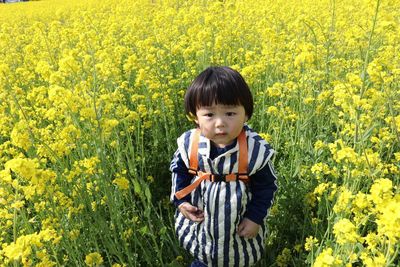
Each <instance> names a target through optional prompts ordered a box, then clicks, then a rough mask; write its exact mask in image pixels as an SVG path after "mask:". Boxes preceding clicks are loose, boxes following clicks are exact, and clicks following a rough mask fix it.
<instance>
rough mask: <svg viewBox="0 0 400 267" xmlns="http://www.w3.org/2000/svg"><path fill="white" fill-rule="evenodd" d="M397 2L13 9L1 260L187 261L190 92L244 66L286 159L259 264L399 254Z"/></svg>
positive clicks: (1, 119) (251, 0)
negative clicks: (184, 158) (180, 166)
mask: <svg viewBox="0 0 400 267" xmlns="http://www.w3.org/2000/svg"><path fill="white" fill-rule="evenodd" d="M399 10H400V1H397V0H385V1H383V0H382V1H379V0H378V1H372V0H354V1H342V0H329V1H328V0H322V1H312V0H304V1H296V0H285V1H282V0H276V1H270V0H246V1H245V0H224V1H217V0H215V1H214V0H201V1H194V0H188V1H182V0H121V1H117V0H104V1H94V0H81V1H78V0H70V1H62V0H42V1H29V2H24V3H15V4H0V266H113V267H117V266H187V265H188V264H189V263H190V260H191V259H190V257H189V255H188V254H186V253H185V252H184V250H183V249H182V248H180V247H179V245H178V242H177V240H176V239H175V235H174V231H173V222H172V221H173V213H174V208H173V207H172V205H171V204H170V203H169V190H170V186H171V181H170V174H169V172H168V167H169V161H170V159H171V157H172V154H173V152H174V151H175V149H176V142H175V139H176V138H177V137H178V136H179V135H180V134H181V133H182V132H183V131H184V130H186V129H189V128H190V127H193V125H192V123H191V122H190V121H189V120H188V119H187V118H186V117H185V115H184V109H183V95H184V93H185V89H186V88H187V86H188V85H189V83H190V81H191V80H192V79H193V78H194V77H195V76H196V75H197V74H198V73H199V72H200V71H201V70H203V69H204V68H205V67H207V66H209V65H228V66H231V67H233V68H235V69H237V70H238V71H239V72H241V73H242V74H243V76H244V77H245V79H246V81H247V82H248V83H249V85H250V87H251V90H252V91H253V94H254V98H255V105H256V106H255V112H254V115H253V117H252V119H251V121H250V122H249V124H250V125H251V126H252V128H254V129H255V130H257V131H258V132H261V133H262V134H263V137H265V139H266V140H267V141H268V142H270V143H271V145H272V146H273V147H274V149H275V150H276V151H277V154H276V156H275V158H274V164H275V169H276V170H277V172H278V176H279V179H278V180H279V191H278V193H277V194H276V196H275V203H274V206H273V207H272V209H271V210H270V212H269V216H268V220H267V224H268V227H269V234H268V238H267V243H266V251H265V255H264V258H263V260H262V261H261V262H260V263H258V266H315V267H322V266H346V267H347V266H368V267H375V266H399V265H400V258H399V256H398V255H399V249H400V208H399V207H400V194H399V192H400V188H399V181H400V179H399V177H400V90H399V88H400V57H399V55H400V16H399Z"/></svg>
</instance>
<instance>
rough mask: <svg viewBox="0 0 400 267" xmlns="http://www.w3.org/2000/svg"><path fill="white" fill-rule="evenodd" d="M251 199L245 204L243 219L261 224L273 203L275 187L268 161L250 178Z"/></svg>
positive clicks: (274, 177)
mask: <svg viewBox="0 0 400 267" xmlns="http://www.w3.org/2000/svg"><path fill="white" fill-rule="evenodd" d="M250 189H251V192H252V198H251V200H250V202H249V203H248V204H247V210H246V213H245V215H244V216H245V217H246V218H248V219H250V220H251V221H253V222H255V223H257V224H260V225H261V224H263V220H264V218H265V216H267V213H268V209H269V208H270V207H271V205H272V203H273V198H274V194H275V191H276V190H277V189H278V187H277V185H276V175H275V173H274V169H273V167H272V164H271V162H270V161H268V163H267V164H266V165H265V166H264V167H263V168H262V169H261V170H259V171H258V172H256V173H255V174H254V175H252V176H250Z"/></svg>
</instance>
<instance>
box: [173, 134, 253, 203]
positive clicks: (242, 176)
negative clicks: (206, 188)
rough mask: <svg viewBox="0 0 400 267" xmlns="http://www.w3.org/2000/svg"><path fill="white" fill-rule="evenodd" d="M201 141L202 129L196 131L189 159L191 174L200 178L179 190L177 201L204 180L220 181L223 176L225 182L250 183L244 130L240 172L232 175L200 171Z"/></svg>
mask: <svg viewBox="0 0 400 267" xmlns="http://www.w3.org/2000/svg"><path fill="white" fill-rule="evenodd" d="M199 139H200V129H196V131H195V133H194V135H193V139H192V143H191V150H190V157H189V173H191V174H193V175H197V176H198V177H199V178H198V179H197V180H195V181H194V182H193V183H192V184H190V185H188V186H186V187H185V188H183V189H181V190H179V191H178V192H176V193H175V196H176V198H177V199H182V198H184V197H185V196H187V195H188V194H190V193H191V192H192V191H193V190H195V189H196V187H198V186H199V185H200V183H201V182H202V181H204V180H207V179H209V180H210V181H212V182H215V181H219V179H220V177H221V176H223V178H224V181H225V182H231V181H236V180H241V181H243V182H244V183H248V181H249V176H248V174H247V166H248V155H247V140H246V132H245V130H244V129H243V130H242V132H241V133H240V134H239V136H238V143H239V159H238V164H239V165H238V172H237V173H231V174H226V175H215V174H211V173H205V172H202V171H198V167H199V160H198V155H197V153H198V149H199Z"/></svg>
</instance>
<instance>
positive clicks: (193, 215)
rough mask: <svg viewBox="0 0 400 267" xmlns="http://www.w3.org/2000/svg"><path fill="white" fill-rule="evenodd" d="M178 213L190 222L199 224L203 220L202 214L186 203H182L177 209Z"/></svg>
mask: <svg viewBox="0 0 400 267" xmlns="http://www.w3.org/2000/svg"><path fill="white" fill-rule="evenodd" d="M178 209H179V211H180V212H181V213H182V214H183V216H185V217H186V218H188V219H189V220H191V221H194V222H201V221H203V220H204V212H203V211H202V210H199V208H197V207H195V206H193V205H191V204H189V203H188V202H183V203H182V204H180V205H179V207H178Z"/></svg>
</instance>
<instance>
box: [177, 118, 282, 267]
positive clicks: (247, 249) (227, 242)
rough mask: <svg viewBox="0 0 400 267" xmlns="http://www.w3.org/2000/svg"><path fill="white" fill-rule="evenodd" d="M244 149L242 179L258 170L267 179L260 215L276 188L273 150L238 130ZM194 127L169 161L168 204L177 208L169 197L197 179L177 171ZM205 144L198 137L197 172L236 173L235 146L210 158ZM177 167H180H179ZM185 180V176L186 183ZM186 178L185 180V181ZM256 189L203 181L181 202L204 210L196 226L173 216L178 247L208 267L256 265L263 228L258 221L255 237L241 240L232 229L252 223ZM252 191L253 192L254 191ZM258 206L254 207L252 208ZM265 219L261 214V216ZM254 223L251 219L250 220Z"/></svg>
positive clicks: (186, 156) (186, 159)
mask: <svg viewBox="0 0 400 267" xmlns="http://www.w3.org/2000/svg"><path fill="white" fill-rule="evenodd" d="M244 129H245V132H246V136H247V146H248V175H249V176H250V180H251V179H252V176H253V177H254V176H256V175H257V172H258V171H260V170H267V172H265V171H264V172H265V173H267V174H268V175H267V176H269V177H261V179H268V180H269V183H267V184H268V186H269V188H268V190H266V191H264V192H268V195H269V196H267V197H266V198H264V199H265V201H266V203H262V209H264V210H265V214H263V215H266V211H267V209H268V208H269V207H270V206H271V205H272V200H273V195H274V192H275V191H276V189H277V186H276V183H275V182H276V175H275V174H274V171H273V168H272V165H271V163H270V159H271V157H272V155H273V153H274V150H273V149H272V148H271V147H270V146H269V144H268V143H267V142H266V141H265V140H263V139H262V138H261V137H260V136H259V135H258V134H257V133H256V132H254V131H253V130H252V129H251V128H249V127H248V126H246V125H245V126H244ZM194 131H195V130H194V129H192V130H190V131H187V132H185V133H184V134H182V135H181V136H180V137H179V138H178V140H177V142H178V150H177V151H176V153H175V155H174V159H173V160H172V162H171V166H170V170H171V171H172V190H171V201H172V202H175V203H176V204H179V203H178V202H177V199H176V198H175V197H174V196H175V193H176V192H177V191H179V190H180V189H182V188H183V187H185V186H186V185H188V184H190V183H191V182H193V181H194V180H196V179H198V177H197V176H194V177H193V176H188V175H182V169H186V170H187V169H188V168H189V155H190V152H191V151H190V150H191V141H192V138H193V133H194ZM210 145H211V144H210V140H209V139H207V138H205V137H204V136H202V135H201V136H200V139H199V146H198V163H199V170H201V171H203V172H208V173H213V174H230V173H236V172H237V169H238V164H237V159H238V150H239V145H238V143H237V142H236V144H233V145H232V146H230V149H228V150H226V151H224V152H223V153H222V154H220V155H217V156H216V157H215V158H214V159H211V158H210V150H211V147H210ZM181 165H184V166H183V167H182V166H181ZM188 177H190V178H189V179H188ZM185 180H186V181H185ZM254 190H258V189H257V188H253V186H251V183H250V185H248V184H247V185H246V184H245V183H244V182H242V181H240V180H239V181H234V182H223V181H222V182H210V181H209V180H205V181H203V182H202V183H201V184H200V186H199V187H197V188H196V189H195V190H194V191H193V192H192V193H191V194H190V196H188V197H186V199H185V201H188V202H190V203H191V204H192V205H194V206H196V207H198V208H199V209H200V210H203V211H204V220H203V221H202V222H200V223H198V222H193V221H191V220H189V219H187V218H185V217H184V216H183V215H182V214H181V213H180V212H179V210H177V211H176V214H175V231H176V234H177V236H178V239H179V242H180V244H181V245H182V246H183V247H184V248H185V249H186V250H188V251H189V252H190V253H191V254H192V255H193V256H194V257H195V258H196V259H198V260H200V261H202V262H203V263H205V264H206V265H208V266H224V267H225V266H251V265H252V264H254V263H255V262H256V261H258V260H259V259H260V258H261V256H262V252H263V250H264V237H265V234H266V228H265V225H264V223H263V222H262V219H263V218H262V219H261V222H260V221H256V223H259V224H260V225H261V228H260V231H259V233H258V235H257V236H256V237H255V238H251V239H249V238H243V237H239V235H238V234H237V227H238V225H239V224H240V222H241V220H242V219H243V217H244V216H245V215H246V217H249V218H250V219H252V217H251V216H252V214H248V213H247V211H248V210H251V209H252V208H253V210H255V208H254V207H251V202H252V201H251V200H252V195H253V194H252V192H254ZM254 193H255V192H254ZM258 205H259V204H258ZM264 217H265V216H264ZM253 221H254V220H253Z"/></svg>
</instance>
